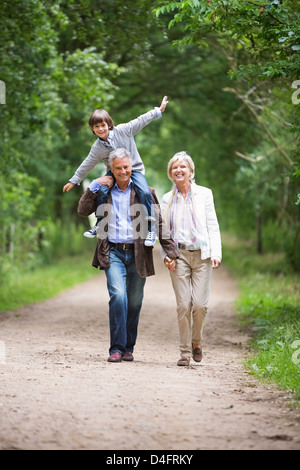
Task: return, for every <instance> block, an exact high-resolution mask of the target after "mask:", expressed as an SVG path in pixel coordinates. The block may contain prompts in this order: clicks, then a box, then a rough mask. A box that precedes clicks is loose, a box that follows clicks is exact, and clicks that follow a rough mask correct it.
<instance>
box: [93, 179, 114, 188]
mask: <svg viewBox="0 0 300 470" xmlns="http://www.w3.org/2000/svg"><path fill="white" fill-rule="evenodd" d="M95 181H97V183H99V184H101V185H103V186H108V187H109V188H112V187H113V184H114V179H113V177H112V176H101V177H100V178H96V180H95Z"/></svg>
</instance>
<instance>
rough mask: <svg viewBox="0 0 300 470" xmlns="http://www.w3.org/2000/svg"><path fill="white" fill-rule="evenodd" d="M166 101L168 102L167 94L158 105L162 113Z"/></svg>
mask: <svg viewBox="0 0 300 470" xmlns="http://www.w3.org/2000/svg"><path fill="white" fill-rule="evenodd" d="M168 103H169V101H168V97H167V96H164V97H163V100H162V102H161V105H160V107H159V109H160V110H161V112H162V113H163V112H164V110H165V109H166V107H167V104H168Z"/></svg>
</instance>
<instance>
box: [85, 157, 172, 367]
mask: <svg viewBox="0 0 300 470" xmlns="http://www.w3.org/2000/svg"><path fill="white" fill-rule="evenodd" d="M109 165H110V168H111V171H112V173H113V175H114V177H115V180H116V183H115V184H114V186H113V187H112V189H111V192H110V195H109V198H108V201H107V204H106V205H105V206H103V205H102V206H100V207H101V208H102V211H103V212H102V220H101V223H100V226H99V232H98V244H97V247H96V251H95V255H94V259H93V266H95V267H99V268H100V269H104V270H105V274H106V277H107V287H108V292H109V296H110V301H109V323H110V348H109V357H108V361H109V362H120V361H121V360H123V361H133V354H132V353H133V349H134V346H135V343H136V338H137V329H138V322H139V315H140V310H141V307H142V302H143V296H144V285H145V282H146V277H148V276H152V275H154V274H155V271H154V265H153V256H152V247H148V246H145V244H144V242H145V237H146V235H147V221H146V220H145V219H144V220H142V219H141V215H142V214H144V212H143V210H141V205H140V201H139V199H138V196H137V194H136V192H135V190H134V188H133V186H132V183H131V171H132V165H131V158H130V153H129V151H127V150H125V149H116V150H113V151H112V152H111V153H110V155H109ZM112 181H113V179H112V178H111V184H112ZM99 187H100V185H99V181H98V180H97V179H96V180H94V181H92V183H91V184H90V186H89V188H88V189H87V190H86V191H85V193H84V194H83V195H82V197H81V199H80V201H79V205H78V213H79V215H82V216H87V215H89V214H91V213H92V212H94V211H95V205H96V197H97V191H98V190H99ZM150 191H151V194H152V199H153V204H154V208H155V211H156V220H157V224H158V237H159V240H160V243H161V245H162V247H163V249H164V251H165V252H166V254H167V255H168V257H169V258H171V259H175V258H177V257H178V256H179V253H178V251H177V248H176V245H175V243H174V241H173V240H172V239H171V237H170V235H169V234H166V229H164V227H163V221H162V218H161V214H160V209H159V203H158V199H157V196H156V194H155V191H154V189H153V188H150ZM97 215H99V214H97Z"/></svg>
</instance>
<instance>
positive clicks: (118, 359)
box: [107, 352, 122, 362]
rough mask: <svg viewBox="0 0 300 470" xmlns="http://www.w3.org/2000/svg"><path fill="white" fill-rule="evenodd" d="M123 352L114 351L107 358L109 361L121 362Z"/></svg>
mask: <svg viewBox="0 0 300 470" xmlns="http://www.w3.org/2000/svg"><path fill="white" fill-rule="evenodd" d="M121 360H122V354H121V353H119V352H114V353H112V354H111V355H110V356H109V358H108V359H107V361H108V362H121Z"/></svg>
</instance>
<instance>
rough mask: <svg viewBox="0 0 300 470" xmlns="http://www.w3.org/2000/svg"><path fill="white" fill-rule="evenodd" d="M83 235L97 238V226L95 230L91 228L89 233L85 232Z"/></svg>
mask: <svg viewBox="0 0 300 470" xmlns="http://www.w3.org/2000/svg"><path fill="white" fill-rule="evenodd" d="M83 235H84V236H85V237H87V238H95V237H96V236H97V225H95V226H94V227H93V228H91V229H90V230H88V231H87V232H84V234H83Z"/></svg>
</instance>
